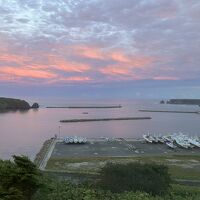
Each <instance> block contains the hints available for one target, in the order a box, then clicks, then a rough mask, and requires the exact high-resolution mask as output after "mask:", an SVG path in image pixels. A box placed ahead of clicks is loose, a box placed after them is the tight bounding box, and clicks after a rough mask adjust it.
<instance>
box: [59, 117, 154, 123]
mask: <svg viewBox="0 0 200 200" xmlns="http://www.w3.org/2000/svg"><path fill="white" fill-rule="evenodd" d="M147 119H151V117H119V118H98V119H66V120H60V122H62V123H72V122H93V121H115V120H118V121H120V120H147Z"/></svg>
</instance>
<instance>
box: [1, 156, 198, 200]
mask: <svg viewBox="0 0 200 200" xmlns="http://www.w3.org/2000/svg"><path fill="white" fill-rule="evenodd" d="M132 167H133V168H134V170H133V169H132ZM107 173H111V174H110V175H109V176H107V175H106V174H107ZM118 174H120V176H118ZM105 175H106V176H105ZM108 179H109V180H110V182H109V184H107V185H106V188H104V185H102V184H103V183H104V181H108ZM133 179H134V180H135V181H136V182H137V184H135V183H134V182H132V183H130V182H131V181H133ZM0 180H1V181H0V200H19V199H20V200H69V199H70V200H112V199H113V200H133V199H134V200H198V199H199V196H200V189H199V188H197V187H191V186H187V187H186V186H179V185H173V184H170V182H171V180H170V177H169V174H168V169H167V167H166V166H162V165H156V164H151V165H150V164H140V163H135V165H133V164H128V165H121V164H117V165H113V164H108V165H106V166H105V167H104V168H103V169H102V171H101V175H100V178H99V180H93V181H92V182H91V181H90V182H88V183H79V184H78V183H76V184H73V183H72V182H67V181H65V180H60V179H57V178H55V177H48V176H46V175H44V174H41V172H39V170H38V169H37V167H36V166H35V165H34V164H33V163H32V162H31V161H30V160H29V159H28V158H27V157H24V156H14V157H13V161H12V162H11V161H3V160H0ZM112 183H113V184H114V183H115V187H116V188H115V187H113V184H112ZM152 186H153V187H152ZM170 186H171V187H170ZM154 187H158V188H159V190H161V191H162V192H157V189H158V188H157V189H156V190H155V188H154ZM113 188H114V189H113ZM118 189H120V190H118ZM153 195H154V196H153ZM156 195H157V196H156Z"/></svg>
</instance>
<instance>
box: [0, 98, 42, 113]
mask: <svg viewBox="0 0 200 200" xmlns="http://www.w3.org/2000/svg"><path fill="white" fill-rule="evenodd" d="M31 108H34V109H37V108H39V104H38V103H34V104H33V105H32V106H30V105H29V103H28V102H27V101H25V100H21V99H13V98H5V97H0V110H29V109H31Z"/></svg>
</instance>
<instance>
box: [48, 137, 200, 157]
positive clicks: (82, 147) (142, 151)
mask: <svg viewBox="0 0 200 200" xmlns="http://www.w3.org/2000/svg"><path fill="white" fill-rule="evenodd" d="M167 154H169V155H171V154H176V155H178V154H180V155H181V154H184V155H187V154H188V155H191V154H194V155H199V154H200V149H196V148H194V149H181V148H177V149H176V150H174V149H170V148H168V147H167V146H166V145H165V144H149V143H148V144H147V143H145V142H142V141H131V140H124V139H118V140H114V141H106V140H98V141H95V140H91V141H89V142H87V143H86V144H65V143H64V142H57V143H56V144H55V148H54V150H53V152H52V154H51V157H52V158H53V157H55V158H59V157H60V158H63V157H76V156H77V157H91V156H96V157H99V156H107V157H123V156H139V155H167Z"/></svg>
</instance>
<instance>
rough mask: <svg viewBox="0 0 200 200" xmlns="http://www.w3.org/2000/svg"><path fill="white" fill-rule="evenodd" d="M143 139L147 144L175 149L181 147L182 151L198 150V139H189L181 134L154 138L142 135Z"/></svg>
mask: <svg viewBox="0 0 200 200" xmlns="http://www.w3.org/2000/svg"><path fill="white" fill-rule="evenodd" d="M143 138H144V140H145V141H146V142H148V143H164V144H166V145H167V146H168V147H169V148H172V149H175V148H177V147H181V148H184V149H189V148H194V147H197V148H200V139H199V137H197V136H196V137H191V136H188V135H186V134H183V133H181V132H179V133H173V134H169V135H163V136H155V135H150V134H144V135H143Z"/></svg>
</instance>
